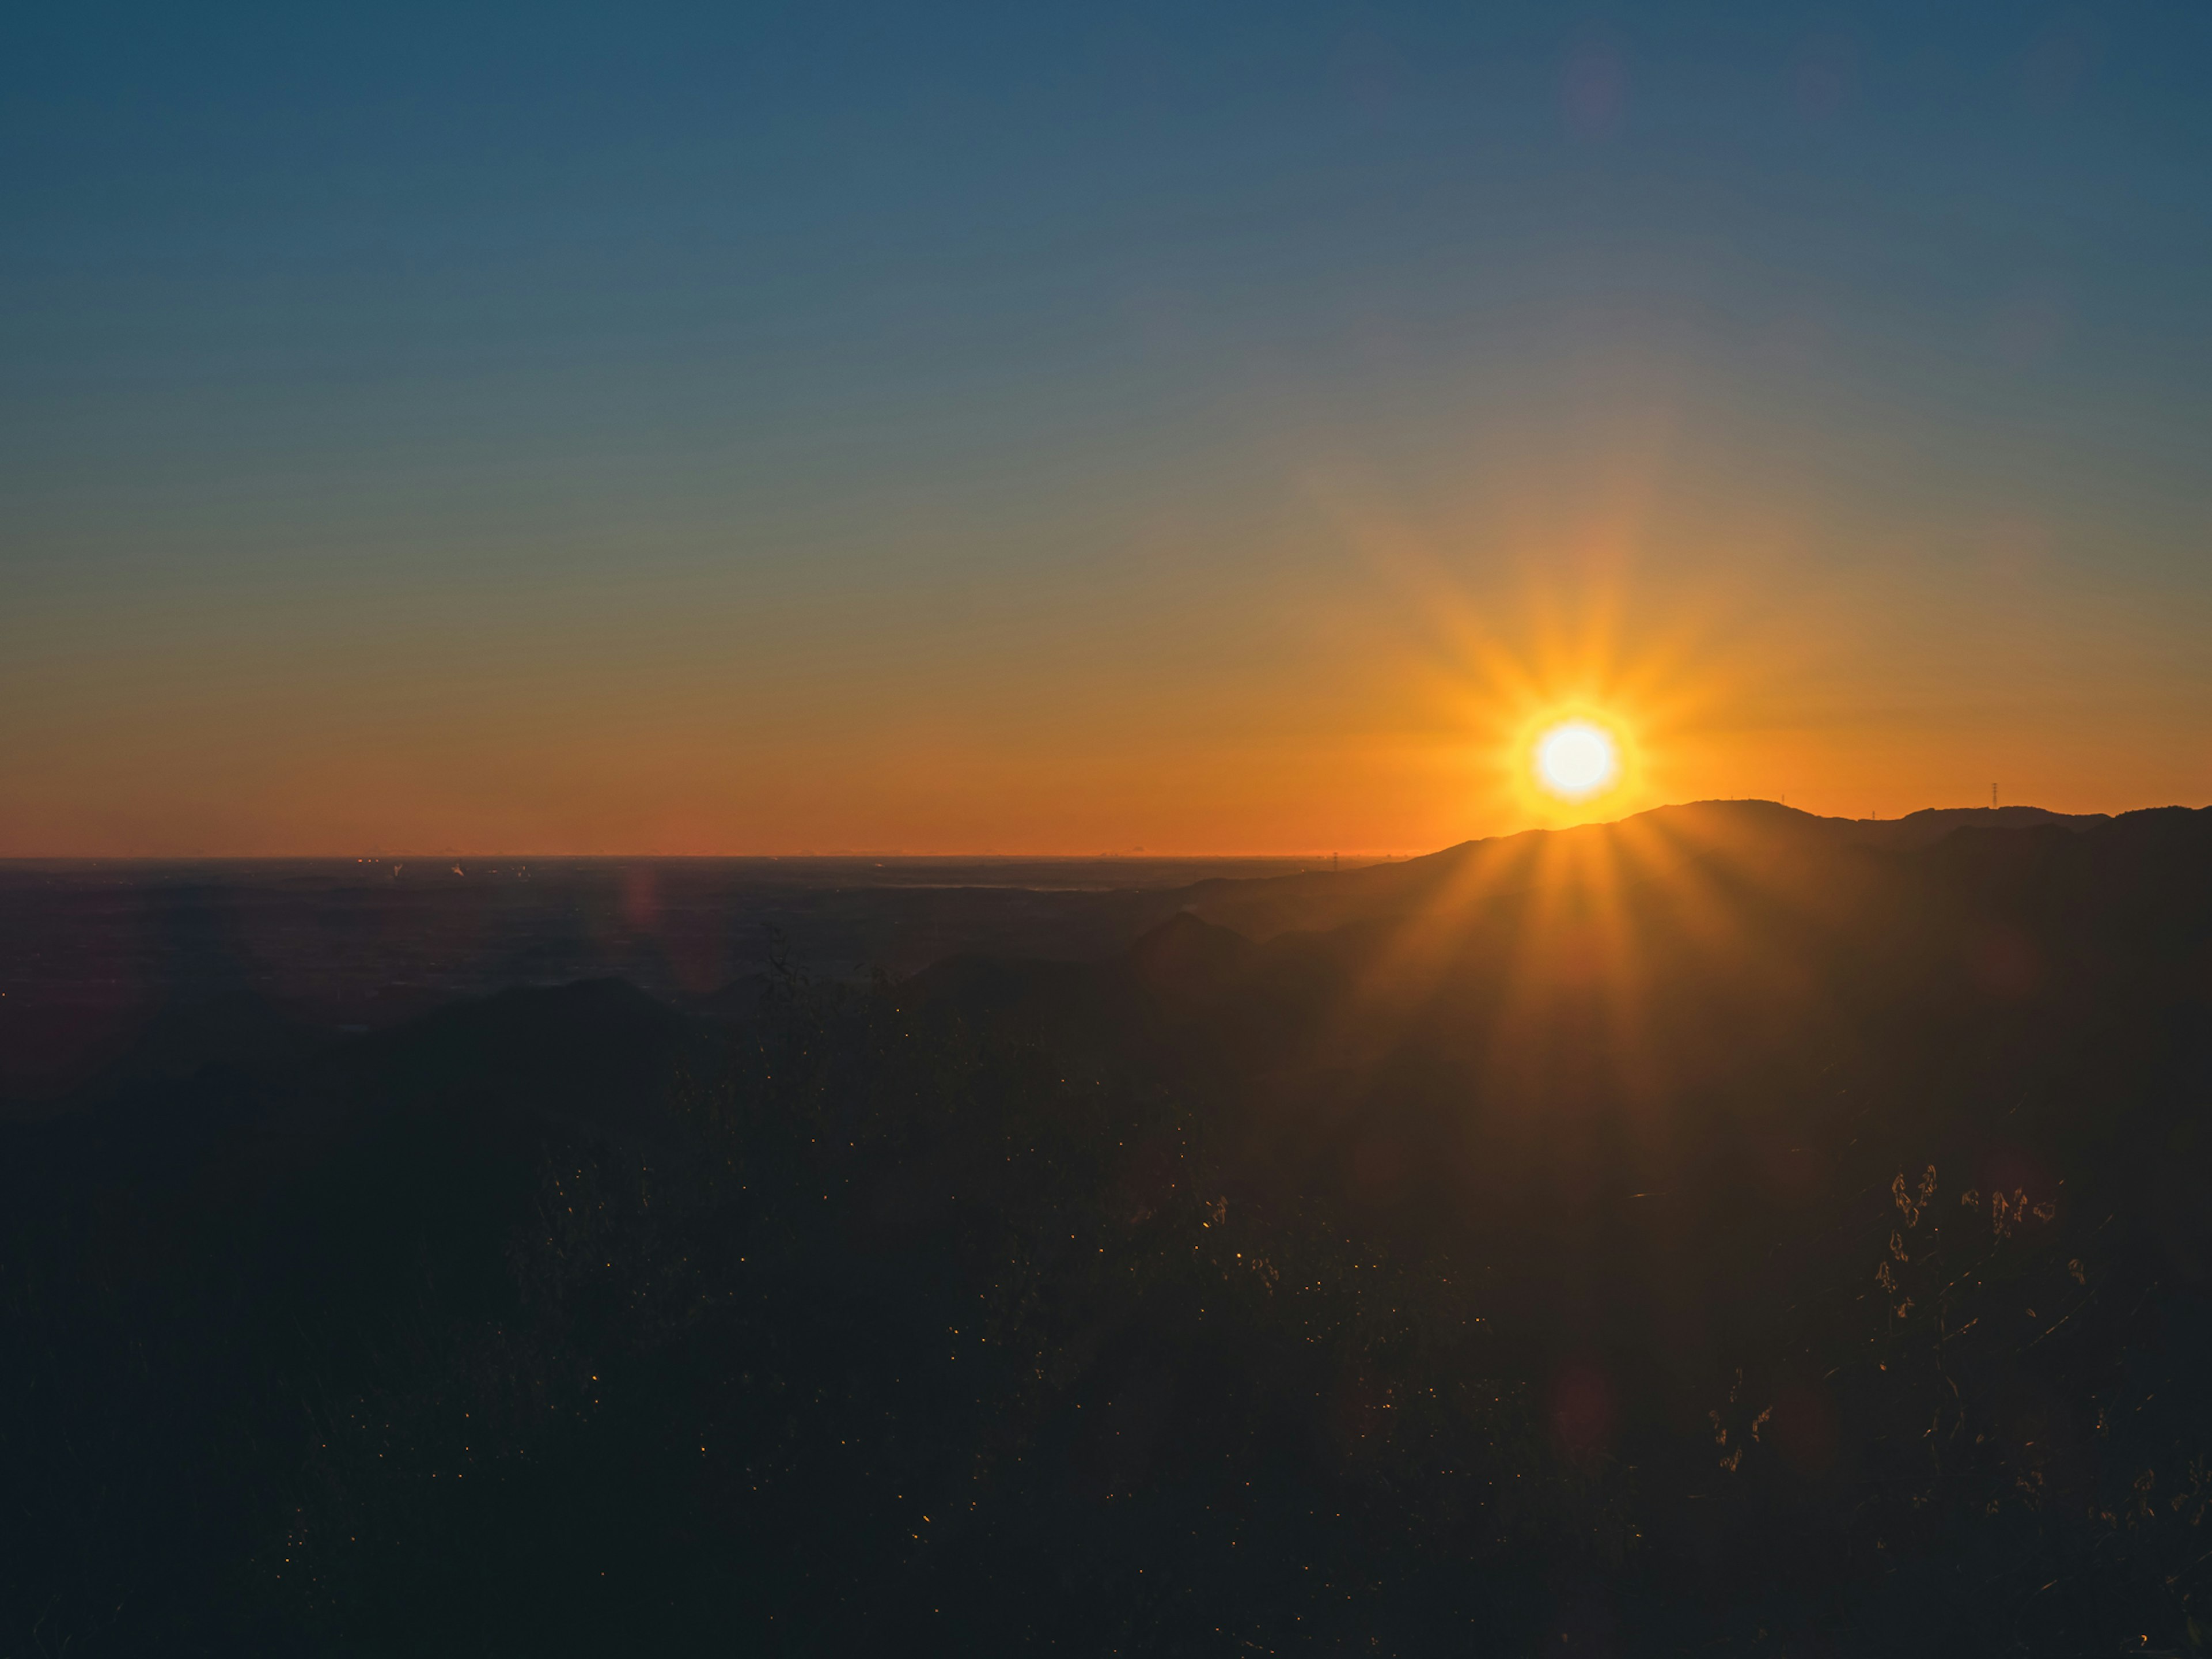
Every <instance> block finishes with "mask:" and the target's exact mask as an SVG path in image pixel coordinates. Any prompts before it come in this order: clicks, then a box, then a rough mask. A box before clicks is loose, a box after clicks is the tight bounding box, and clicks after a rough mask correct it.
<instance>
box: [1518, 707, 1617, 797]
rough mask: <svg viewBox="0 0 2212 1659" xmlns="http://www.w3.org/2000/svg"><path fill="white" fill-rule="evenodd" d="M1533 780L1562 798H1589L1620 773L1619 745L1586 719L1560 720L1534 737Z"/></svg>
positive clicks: (1607, 785) (1600, 728)
mask: <svg viewBox="0 0 2212 1659" xmlns="http://www.w3.org/2000/svg"><path fill="white" fill-rule="evenodd" d="M1535 763H1536V781H1537V782H1538V783H1540V784H1541V785H1542V786H1543V787H1544V788H1545V790H1546V791H1547V793H1550V794H1553V795H1556V796H1557V797H1558V798H1559V799H1561V800H1588V799H1589V798H1590V797H1591V796H1592V795H1595V794H1598V793H1601V792H1603V791H1604V790H1605V789H1607V788H1608V787H1611V785H1612V783H1613V780H1614V779H1616V778H1618V777H1619V776H1620V745H1619V744H1617V743H1615V742H1614V741H1613V734H1612V733H1611V732H1607V730H1605V728H1604V727H1602V726H1594V725H1592V724H1591V723H1590V722H1589V721H1588V720H1562V721H1561V722H1560V723H1559V725H1557V726H1550V727H1548V728H1547V729H1546V731H1545V732H1544V733H1543V735H1542V736H1541V737H1540V738H1537V739H1536V749H1535Z"/></svg>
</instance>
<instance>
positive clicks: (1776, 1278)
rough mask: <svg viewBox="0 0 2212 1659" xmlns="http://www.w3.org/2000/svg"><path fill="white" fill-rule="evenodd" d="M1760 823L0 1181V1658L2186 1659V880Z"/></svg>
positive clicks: (539, 1040) (404, 1091) (283, 1094)
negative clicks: (1365, 1655)
mask: <svg viewBox="0 0 2212 1659" xmlns="http://www.w3.org/2000/svg"><path fill="white" fill-rule="evenodd" d="M1796 817H1798V815H1786V816H1785V817H1778V818H1773V819H1771V820H1770V819H1766V818H1762V817H1756V816H1755V815H1747V813H1746V812H1731V813H1720V814H1717V815H1716V816H1711V817H1706V818H1699V817H1689V818H1685V819H1679V820H1667V819H1664V818H1663V817H1656V815H1655V820H1656V821H1655V822H1652V823H1644V821H1638V823H1644V829H1641V830H1639V829H1635V828H1633V827H1632V826H1628V825H1624V826H1620V827H1618V828H1617V829H1614V830H1612V831H1605V832H1584V833H1585V835H1586V836H1587V837H1588V839H1587V840H1586V842H1584V843H1582V845H1584V846H1586V847H1589V848H1602V849H1608V850H1607V851H1606V853H1605V856H1606V857H1607V858H1608V859H1610V860H1612V863H1611V864H1610V865H1608V866H1606V867H1605V869H1604V870H1602V871H1601V872H1599V873H1598V874H1597V875H1595V876H1593V875H1591V874H1590V872H1589V869H1588V868H1585V869H1584V871H1583V875H1582V876H1580V877H1577V878H1575V879H1573V880H1566V879H1565V878H1562V877H1561V876H1560V874H1559V871H1558V870H1557V869H1555V868H1547V866H1544V864H1543V861H1542V857H1541V856H1537V855H1536V854H1531V857H1532V858H1534V862H1530V863H1528V865H1527V866H1526V867H1525V868H1522V867H1521V866H1512V867H1511V868H1509V867H1508V866H1504V865H1498V866H1486V867H1487V868H1489V873H1488V874H1486V875H1482V876H1481V877H1480V879H1476V878H1475V875H1476V874H1478V873H1480V872H1478V871H1477V869H1476V866H1474V865H1472V864H1470V863H1468V861H1467V859H1462V860H1461V861H1460V862H1459V863H1457V864H1449V865H1445V866H1436V867H1434V868H1431V869H1430V870H1428V871H1426V872H1422V871H1418V870H1417V871H1415V872H1414V873H1413V875H1412V876H1408V875H1407V874H1405V873H1403V872H1406V871H1407V870H1408V869H1411V868H1412V867H1413V866H1394V867H1393V868H1392V869H1390V870H1388V871H1379V872H1366V873H1367V874H1369V875H1370V876H1371V877H1372V882H1371V884H1370V886H1369V887H1367V888H1365V889H1358V888H1355V887H1353V886H1352V882H1353V880H1354V878H1352V877H1348V876H1347V877H1346V878H1341V880H1340V883H1339V884H1337V885H1336V886H1334V887H1327V888H1323V889H1322V891H1323V892H1325V894H1326V902H1327V904H1328V909H1329V914H1328V917H1327V920H1328V923H1329V927H1328V929H1327V930H1326V931H1317V932H1304V933H1301V932H1298V931H1296V930H1295V929H1293V928H1291V927H1289V926H1288V924H1290V923H1293V922H1295V921H1297V902H1296V901H1295V895H1292V896H1290V897H1288V898H1285V896H1283V895H1281V894H1276V895H1274V896H1268V895H1266V894H1256V895H1255V894H1249V893H1239V892H1235V891H1231V892H1228V893H1226V894H1225V896H1223V897H1224V898H1225V899H1226V900H1233V901H1234V902H1236V903H1237V904H1241V905H1243V906H1245V907H1246V908H1247V912H1248V914H1258V913H1259V908H1263V907H1272V908H1273V912H1274V913H1275V914H1276V922H1275V924H1273V926H1271V927H1255V933H1260V934H1261V935H1263V936H1261V937H1248V936H1246V935H1243V934H1240V933H1232V932H1231V931H1229V930H1227V929H1225V928H1222V927H1215V926H1213V925H1212V924H1210V923H1208V922H1206V921H1204V920H1202V919H1201V918H1202V917H1203V916H1204V915H1206V914H1207V913H1208V908H1209V905H1211V904H1212V903H1214V902H1217V901H1216V898H1214V897H1208V896H1200V899H1199V900H1198V901H1197V902H1196V907H1195V908H1196V909H1197V911H1198V915H1183V916H1181V917H1179V918H1177V919H1176V920H1175V921H1170V922H1169V923H1168V924H1166V925H1165V926H1164V927H1161V928H1159V929H1156V930H1155V931H1153V932H1152V933H1149V934H1148V935H1146V938H1145V939H1142V940H1140V941H1139V944H1138V945H1137V946H1136V947H1135V948H1134V949H1133V951H1129V952H1128V953H1127V954H1126V955H1124V956H1120V957H1115V958H1114V959H1113V960H1111V961H1109V962H1106V963H1099V964H1097V965H1095V966H1090V967H1080V966H1068V965H1060V966H1046V965H1037V964H1028V965H1024V964H1019V963H986V962H981V961H968V962H959V963H948V964H945V966H943V967H941V968H939V969H934V970H932V971H931V972H930V973H928V974H925V975H921V976H920V977H919V978H915V979H912V980H908V981H896V982H895V981H889V980H884V979H879V980H878V981H877V982H876V983H874V984H873V985H872V986H869V987H852V986H841V985H834V984H823V985H811V984H808V983H806V982H805V981H804V980H803V978H801V977H800V976H799V975H797V974H796V973H795V972H793V969H791V967H790V965H789V964H788V963H787V962H785V961H783V960H782V959H781V957H779V959H778V962H777V965H776V967H775V970H774V971H773V972H772V973H771V974H770V975H769V977H768V978H767V979H766V980H765V981H763V983H762V984H761V985H760V986H759V987H757V989H756V990H754V991H752V992H749V993H748V994H747V995H746V996H745V998H744V1000H742V1001H741V1002H732V1003H728V1004H727V1005H726V1008H725V1012H721V1013H720V1014H716V1015H704V1016H702V1015H700V1014H696V1013H692V1014H679V1013H678V1012H675V1011H673V1010H672V1009H671V1008H669V1007H668V1006H665V1005H664V1004H662V1003H659V1002H657V1001H655V1000H653V999H651V998H648V997H647V996H645V995H643V994H640V993H637V992H635V991H632V990H630V989H629V988H628V987H624V986H622V985H619V984H617V983H612V982H600V983H593V984H585V985H579V986H575V987H568V988H567V989H564V990H561V991H554V992H542V993H515V994H508V995H506V996H502V997H499V998H494V999H491V1000H487V1001H483V1002H479V1003H474V1004H468V1005H463V1006H456V1007H453V1008H451V1009H447V1010H445V1011H442V1012H439V1013H436V1014H434V1015H431V1016H429V1017H428V1018H424V1019H422V1020H421V1021H419V1022H417V1023H416V1024H412V1025H410V1026H407V1027H405V1028H403V1029H401V1030H396V1031H393V1032H390V1033H386V1034H383V1035H379V1036H368V1037H362V1038H360V1039H357V1040H355V1041H353V1042H346V1043H343V1044H340V1045H337V1047H334V1048H329V1049H325V1050H322V1051H319V1052H318V1053H316V1054H313V1055H311V1056H308V1057H307V1058H305V1059H290V1060H287V1062H286V1065H285V1066H283V1068H281V1069H280V1070H278V1071H276V1072H272V1073H270V1074H268V1075H267V1076H263V1077H252V1076H248V1075H246V1074H243V1073H224V1072H222V1071H220V1070H215V1069H208V1070H203V1071H202V1072H200V1073H197V1075H195V1076H194V1077H192V1078H191V1079H187V1080H185V1081H182V1082H162V1083H157V1084H152V1085H145V1086H144V1087H143V1088H141V1089H139V1090H137V1091H134V1092H131V1093H130V1094H128V1095H126V1096H125V1097H123V1098H122V1099H120V1100H119V1101H118V1102H116V1103H111V1104H110V1105H108V1106H106V1107H105V1108H103V1109H100V1110H98V1111H88V1112H86V1113H83V1114H80V1115H77V1116H76V1117H74V1118H70V1119H67V1120H64V1121H58V1122H55V1123H52V1124H48V1125H45V1126H42V1127H38V1128H35V1129H30V1128H24V1129H18V1130H15V1131H14V1132H12V1133H11V1155H10V1158H9V1169H8V1182H9V1186H8V1197H9V1212H8V1215H9V1218H8V1225H7V1231H6V1235H5V1255H4V1258H3V1259H0V1297H4V1302H3V1303H0V1311H4V1316H5V1318H6V1321H7V1328H8V1332H9V1345H10V1350H11V1360H10V1363H9V1365H8V1366H7V1367H5V1369H4V1377H0V1389H4V1393H0V1460H4V1469H5V1472H6V1475H7V1480H8V1490H9V1507H8V1518H7V1521H6V1522H5V1526H6V1528H7V1529H8V1530H7V1534H6V1536H5V1538H4V1543H5V1546H6V1554H5V1567H4V1586H5V1588H4V1595H5V1601H4V1605H0V1617H3V1618H4V1620H5V1622H4V1624H0V1645H4V1646H5V1649H6V1650H8V1651H11V1652H12V1651H21V1652H24V1653H40V1652H46V1653H58V1652H62V1651H68V1652H71V1653H100V1652H129V1653H138V1652H194V1651H206V1652H218V1651H220V1652H240V1651H270V1652H295V1651H296V1652H356V1653H393V1654H398V1653H409V1654H412V1653H425V1652H444V1651H456V1652H459V1651H467V1652H484V1651H501V1652H506V1651H513V1652H538V1651H552V1652H585V1651H592V1652H598V1651H609V1650H612V1651H648V1650H654V1651H675V1652H690V1651H705V1650H725V1649H737V1650H745V1651H769V1652H793V1653H817V1652H819V1653H835V1652H855V1651H891V1650H922V1651H956V1650H957V1651H962V1652H971V1651H972V1652H1002V1651H1003V1652H1019V1651H1032V1650H1035V1651H1044V1650H1051V1651H1073V1652H1084V1653H1109V1652H1123V1653H1130V1652H1185V1651H1188V1652H1206V1653H1213V1652H1222V1651H1232V1652H1233V1651H1289V1650H1324V1651H1327V1650H1337V1649H1344V1650H1359V1651H1363V1652H1366V1651H1384V1652H1400V1653H1407V1654H1416V1653H1428V1652H1435V1651H1439V1650H1468V1651H1475V1652H1483V1653H1489V1652H1533V1651H1535V1650H1539V1649H1541V1650H1546V1651H1569V1652H1607V1651H1610V1652H1624V1653H1628V1652H1650V1653H1672V1652H1689V1651H1727V1652H1744V1653H1759V1652H1776V1653H1785V1652H1786V1653H1807V1654H1813V1653H1878V1652H1884V1653H1886V1652H1905V1651H1926V1652H1936V1651H1942V1652H1983V1653H1991V1654H1996V1653H2004V1654H2017V1653H2022V1652H2026V1653H2031V1654H2053V1655H2057V1654H2083V1655H2086V1654H2093V1653H2118V1652H2122V1651H2137V1652H2140V1651H2143V1650H2146V1649H2147V1648H2148V1649H2149V1650H2168V1651H2195V1650H2202V1649H2203V1647H2204V1646H2205V1645H2207V1620H2208V1613H2209V1612H2212V1606H2209V1605H2208V1604H2212V1527H2208V1526H2207V1525H2206V1524H2205V1522H2206V1517H2207V1513H2208V1510H2212V1368H2208V1362H2212V1341H2208V1337H2212V1319H2208V1313H2212V1309H2208V1306H2207V1304H2206V1297H2205V1290H2206V1279H2205V1269H2206V1267H2207V1265H2208V1255H2207V1249H2208V1244H2212V1227H2208V1214H2212V1201H2208V1200H2212V1182H2208V1179H2207V1175H2208V1168H2212V1144H2208V1142H2207V1140H2206V1139H2205V1133H2206V1124H2205V1121H2204V1120H2205V1115H2206V1111H2207V1108H2208V1105H2212V825H2208V822H2207V820H2206V818H2205V817H2204V815H2201V814H2176V815H2164V816H2161V815H2148V814H2146V815H2135V816H2134V817H2130V818H2125V819H2121V820H2117V821H2114V822H2113V823H2109V824H2099V825H2095V826H2092V827H2090V828H2087V829H2075V830H2069V829H2057V828H2050V827H2045V828H2038V829H2021V830H2015V831H2004V832H1972V831H1970V832H1966V833H1964V834H1961V835H1956V836H1951V837H1949V838H1948V839H1947V840H1942V841H1941V842H1936V843H1935V844H1932V845H1929V846H1926V847H1921V848H1914V847H1910V846H1903V845H1900V846H1897V847H1893V848H1880V847H1876V848H1868V847H1865V846H1859V845H1850V844H1848V843H1845V842H1840V841H1838V839H1836V838H1835V837H1833V836H1827V835H1826V833H1825V832H1821V833H1818V834H1816V833H1814V832H1812V831H1806V830H1803V829H1802V825H1801V824H1799V823H1793V822H1792V821H1791V820H1793V819H1796ZM1639 835H1649V836H1657V837H1659V839H1656V840H1652V841H1650V842H1638V840H1637V839H1636V837H1637V836H1639ZM1600 836H1602V837H1606V839H1602V840H1600V839H1599V837H1600ZM1562 844H1565V838H1559V840H1557V841H1555V842H1539V843H1531V846H1532V847H1535V848H1538V850H1539V853H1541V848H1543V847H1547V846H1559V845H1562ZM1474 856H1475V855H1474V854H1469V855H1468V858H1473V857H1474ZM1480 856H1481V857H1484V858H1490V857H1492V856H1494V852H1493V853H1485V854H1481V855H1480ZM1514 856H1516V857H1517V856H1520V855H1518V854H1516V855H1514ZM1578 856H1579V855H1578ZM1516 868H1517V869H1520V873H1519V874H1517V875H1516V874H1514V873H1512V869H1516ZM1303 879H1304V880H1305V881H1306V882H1308V883H1313V882H1314V881H1315V880H1316V878H1303ZM1424 884H1425V885H1424ZM1363 893H1364V894H1366V895H1369V896H1367V897H1363V896H1362V895H1363ZM1409 895H1410V896H1409Z"/></svg>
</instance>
